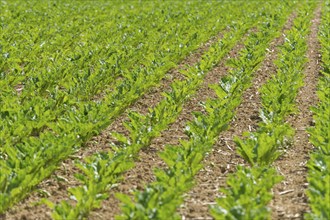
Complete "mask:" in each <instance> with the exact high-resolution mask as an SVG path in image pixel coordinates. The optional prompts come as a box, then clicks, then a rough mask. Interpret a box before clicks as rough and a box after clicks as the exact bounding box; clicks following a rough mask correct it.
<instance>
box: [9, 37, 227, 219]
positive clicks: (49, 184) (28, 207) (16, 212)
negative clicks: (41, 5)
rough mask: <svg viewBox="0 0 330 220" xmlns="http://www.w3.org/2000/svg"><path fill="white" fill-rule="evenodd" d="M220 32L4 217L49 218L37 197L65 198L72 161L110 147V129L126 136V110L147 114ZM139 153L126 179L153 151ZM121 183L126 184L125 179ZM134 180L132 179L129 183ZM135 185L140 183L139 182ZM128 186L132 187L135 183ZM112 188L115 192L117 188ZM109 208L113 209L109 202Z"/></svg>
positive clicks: (140, 169) (70, 183)
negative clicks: (134, 165)
mask: <svg viewBox="0 0 330 220" xmlns="http://www.w3.org/2000/svg"><path fill="white" fill-rule="evenodd" d="M224 31H228V30H224ZM224 31H223V32H224ZM222 36H223V34H222V32H221V33H219V34H218V36H214V37H212V38H211V39H210V40H208V41H207V42H205V43H204V44H202V45H201V47H200V48H198V49H197V50H196V51H194V52H193V53H191V54H190V55H189V56H187V58H185V59H184V60H183V61H182V62H181V63H180V64H179V65H178V67H177V68H176V69H173V70H170V71H169V72H168V73H167V74H166V76H165V77H164V78H163V79H162V80H161V83H160V84H159V85H158V86H157V87H154V88H151V89H150V90H149V91H148V92H147V93H146V94H145V95H143V96H142V97H141V98H140V99H139V100H138V101H137V102H136V103H134V104H133V105H132V106H131V107H130V108H129V109H127V111H126V112H125V113H124V114H122V115H121V116H119V117H118V118H117V119H115V121H114V122H113V123H112V124H111V125H110V126H109V127H108V128H107V129H105V130H103V131H102V132H101V133H100V134H99V135H98V136H95V137H93V138H92V139H91V140H90V141H89V142H87V143H86V144H85V146H84V147H82V148H81V149H79V151H78V152H77V153H76V154H75V155H73V156H72V157H70V158H68V159H67V160H65V161H63V162H62V163H61V165H60V166H59V168H58V170H56V171H55V172H54V174H53V175H52V176H51V177H50V178H49V179H46V180H44V181H43V182H41V183H40V184H39V185H38V188H37V190H36V191H34V192H32V193H31V194H30V195H29V196H28V197H27V198H25V199H24V200H23V201H21V202H20V203H18V204H17V205H16V206H14V207H13V208H12V209H10V210H9V211H8V212H7V213H5V219H6V220H7V219H8V220H10V219H42V220H44V219H51V217H50V215H51V210H50V209H49V208H48V207H46V206H45V205H39V206H35V205H34V204H35V203H36V202H38V201H40V199H42V198H43V197H47V199H49V200H50V201H52V202H55V203H57V202H59V201H61V200H63V199H68V194H67V193H68V191H67V190H68V189H69V188H70V187H75V186H78V185H80V183H79V182H78V181H77V180H76V179H75V178H74V176H73V174H75V173H77V172H79V170H78V169H77V168H76V167H75V165H74V160H75V159H79V160H83V158H85V157H88V156H90V155H92V154H94V153H96V152H102V151H107V150H109V149H110V145H111V144H112V143H113V142H114V141H115V140H114V139H113V138H112V136H111V135H110V133H111V132H113V131H116V132H118V133H122V134H124V135H125V136H127V135H128V133H127V130H126V129H125V127H124V126H123V122H124V121H127V120H128V117H127V112H128V111H130V110H134V111H138V112H139V113H142V114H146V113H147V112H148V108H151V107H153V106H155V105H156V104H157V103H158V102H159V101H160V100H161V99H162V98H163V96H162V95H161V93H162V92H164V91H169V90H170V84H171V83H172V82H173V81H174V80H184V76H183V75H182V74H181V73H180V72H179V71H180V70H181V69H184V68H185V67H186V65H192V64H194V63H196V62H198V61H199V60H200V58H201V56H202V54H203V53H204V52H205V51H206V50H207V49H208V48H209V47H210V45H211V44H212V43H214V42H215V41H217V40H219V39H220V38H222ZM155 148H157V146H151V148H150V150H149V151H150V152H153V151H154V149H155ZM140 157H141V158H140V159H139V161H138V162H137V166H136V167H137V168H135V169H134V170H135V171H130V172H128V174H127V175H126V176H125V179H126V178H128V179H129V180H128V181H129V182H130V179H131V178H130V176H132V175H133V177H134V178H135V179H140V176H141V174H143V173H144V172H145V169H146V167H145V166H142V164H144V163H145V162H146V161H147V160H149V161H153V155H148V153H144V152H141V155H140ZM147 168H148V167H147ZM137 173H139V174H137ZM143 176H145V175H143ZM134 178H133V179H134ZM143 180H144V181H148V180H149V179H148V178H144V179H143ZM150 181H151V180H150ZM124 184H126V182H125V183H124ZM124 184H121V185H120V186H121V187H123V188H125V187H126V186H123V185H124ZM134 184H135V182H134V181H132V182H131V184H130V185H129V187H131V186H132V185H134ZM138 185H141V183H140V184H138ZM128 189H134V187H133V188H128ZM114 191H115V192H118V190H114ZM112 197H113V196H112ZM113 204H116V207H117V209H118V201H117V200H116V201H115V202H114V203H112V205H113ZM105 205H106V206H107V205H111V204H108V203H107V202H106V203H105ZM110 209H112V207H111V206H110ZM91 218H95V219H100V217H99V216H98V215H97V214H95V216H94V217H93V215H92V217H91ZM103 219H109V217H108V215H105V216H104V218H103Z"/></svg>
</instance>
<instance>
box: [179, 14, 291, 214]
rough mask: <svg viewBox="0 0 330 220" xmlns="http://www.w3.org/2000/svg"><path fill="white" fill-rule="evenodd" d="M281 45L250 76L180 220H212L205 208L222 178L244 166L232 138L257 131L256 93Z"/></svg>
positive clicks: (222, 183) (274, 46)
mask: <svg viewBox="0 0 330 220" xmlns="http://www.w3.org/2000/svg"><path fill="white" fill-rule="evenodd" d="M294 18H295V14H292V15H291V16H290V17H289V19H288V21H287V23H286V24H285V26H284V27H283V29H282V32H283V31H285V30H288V29H290V28H291V26H292V23H293V19H294ZM283 42H284V36H282V35H281V36H279V37H277V38H275V39H274V40H273V41H272V42H271V43H270V45H269V47H268V53H267V54H266V57H265V60H264V61H263V63H262V65H261V66H260V68H259V69H258V70H257V71H256V72H255V74H254V75H255V77H254V79H253V81H252V86H251V87H250V88H249V89H247V90H246V91H245V92H244V93H243V99H242V103H241V104H240V105H239V107H238V108H237V111H236V116H235V118H234V120H233V121H232V122H231V124H230V129H229V130H227V131H225V132H223V133H221V134H220V136H219V139H218V141H217V142H216V144H215V146H214V147H213V150H212V152H211V153H210V155H208V157H207V158H206V159H205V160H204V169H203V170H201V171H200V172H199V173H198V175H197V176H196V186H195V187H194V188H193V189H192V191H190V192H189V193H188V194H187V195H186V199H185V203H184V205H183V206H182V207H181V209H180V214H181V216H182V219H212V217H211V216H210V213H209V207H210V205H213V204H215V199H216V198H217V197H219V196H220V195H221V194H220V192H219V189H220V188H225V187H226V177H227V176H228V174H230V173H233V172H235V171H236V166H237V165H239V164H244V163H245V162H244V160H243V159H242V158H241V157H239V156H238V154H237V153H236V150H235V149H236V146H235V143H234V142H233V138H234V137H235V136H239V137H242V133H243V132H244V131H255V129H256V128H257V124H258V122H259V121H260V118H259V109H260V107H261V100H260V96H259V92H258V90H259V88H260V87H261V86H262V85H263V84H264V83H265V82H266V81H267V80H268V79H269V78H270V77H271V75H273V74H275V73H276V67H275V65H274V64H273V61H274V60H275V59H276V57H277V52H278V48H277V46H278V45H281V44H282V43H283Z"/></svg>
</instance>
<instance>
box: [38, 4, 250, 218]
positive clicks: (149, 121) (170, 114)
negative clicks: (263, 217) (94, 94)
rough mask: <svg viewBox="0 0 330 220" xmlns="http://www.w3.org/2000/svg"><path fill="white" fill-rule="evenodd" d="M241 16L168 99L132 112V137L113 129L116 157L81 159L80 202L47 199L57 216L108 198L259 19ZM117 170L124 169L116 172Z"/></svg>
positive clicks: (80, 212)
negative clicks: (145, 110)
mask: <svg viewBox="0 0 330 220" xmlns="http://www.w3.org/2000/svg"><path fill="white" fill-rule="evenodd" d="M252 9H253V8H252V7H251V9H250V10H251V11H253V12H251V13H252V15H254V13H255V11H254V10H252ZM237 16H238V15H237ZM241 19H242V21H244V23H243V22H242V23H240V22H238V23H236V24H233V25H232V27H231V28H230V30H229V31H228V32H226V33H225V34H224V36H223V38H222V39H221V40H220V41H218V42H216V43H214V44H213V45H211V47H210V48H209V49H208V50H207V51H206V52H205V54H204V55H203V56H202V58H201V60H200V61H199V62H197V63H196V64H193V65H191V66H189V67H188V68H187V69H185V70H182V71H183V74H184V75H185V77H186V80H184V81H174V82H173V83H172V85H171V91H170V92H165V93H164V99H163V100H162V101H161V102H160V103H158V104H157V105H156V106H155V107H154V108H151V109H149V113H148V114H147V115H142V114H139V113H137V112H130V113H129V114H128V116H129V121H128V122H125V124H124V125H125V127H126V128H127V129H128V131H129V137H125V136H124V135H121V134H119V133H112V135H113V136H114V137H115V138H116V139H117V140H118V141H119V142H120V143H121V146H114V147H113V150H114V151H115V153H112V154H111V155H112V157H108V156H107V157H103V156H102V155H104V153H101V154H100V155H99V156H97V155H94V156H92V157H90V158H88V159H86V160H85V163H81V162H78V163H77V166H78V168H80V169H81V170H82V172H83V174H82V175H81V174H80V175H78V176H77V177H78V179H79V180H80V181H81V182H82V184H83V186H79V187H76V188H72V189H70V190H69V192H70V194H71V195H72V196H71V198H73V199H74V200H76V202H77V203H76V204H75V205H74V206H72V205H70V203H68V202H66V201H62V202H61V203H60V204H58V205H56V206H55V205H54V204H52V203H51V202H50V201H47V200H44V202H45V203H46V204H48V205H49V206H50V207H51V208H53V209H54V212H53V214H52V216H53V218H54V219H61V218H64V219H67V218H75V219H80V218H83V217H86V216H87V215H88V213H89V212H90V210H91V209H92V208H97V207H98V206H99V204H100V201H102V200H103V199H105V198H107V193H106V191H108V190H109V188H111V186H112V185H114V184H116V183H118V182H119V181H120V180H121V178H120V175H121V174H122V173H123V172H125V171H127V170H128V169H130V168H131V166H130V165H127V166H126V165H125V166H123V164H126V163H129V164H133V161H134V159H135V157H137V155H138V152H139V151H140V149H141V148H143V147H147V146H148V145H149V143H150V141H151V140H152V139H153V138H154V137H157V136H158V135H159V134H160V132H161V131H163V130H165V129H166V128H167V126H168V125H169V124H170V123H171V122H173V121H175V119H176V118H177V116H178V115H179V113H180V112H181V109H182V105H183V104H184V102H185V101H186V100H187V99H188V98H190V97H191V96H192V95H193V94H194V92H195V91H196V90H197V88H198V87H199V86H200V85H201V83H202V82H203V78H204V77H205V75H206V74H207V72H208V71H209V70H210V69H211V68H212V67H213V66H214V65H216V64H217V63H218V62H219V61H220V60H221V58H222V57H223V56H224V55H225V54H226V53H228V51H229V50H230V49H231V48H232V47H233V46H234V45H235V43H236V42H237V40H238V39H240V38H241V37H242V35H243V34H244V33H245V32H246V31H247V29H248V28H249V27H251V26H252V25H253V24H254V23H255V19H256V18H255V17H254V16H248V17H243V16H242V17H241ZM109 155H110V154H109ZM118 155H120V156H118ZM95 159H96V161H95ZM95 163H97V164H104V165H105V166H104V169H99V170H95V167H100V166H96V165H93V164H95ZM109 164H116V166H115V165H113V166H109ZM106 167H107V168H106ZM119 167H121V168H119ZM116 170H118V171H120V172H116ZM82 177H84V178H82ZM100 177H103V178H100Z"/></svg>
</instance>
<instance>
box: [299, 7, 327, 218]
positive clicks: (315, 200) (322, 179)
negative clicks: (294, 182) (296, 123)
mask: <svg viewBox="0 0 330 220" xmlns="http://www.w3.org/2000/svg"><path fill="white" fill-rule="evenodd" d="M322 8H323V11H322V19H321V25H320V28H319V35H318V37H319V42H320V44H321V55H322V71H321V74H322V75H321V77H320V79H319V84H318V92H317V94H318V98H319V103H318V105H317V106H316V107H313V108H312V111H313V113H314V121H315V125H314V126H313V127H310V128H309V130H308V131H309V133H310V141H311V143H312V144H313V145H314V147H315V148H316V149H315V151H314V152H313V153H312V154H311V156H310V159H309V162H308V177H307V179H308V190H307V195H308V198H309V204H310V208H311V211H310V212H308V213H306V215H305V219H322V220H323V219H324V220H325V219H329V218H330V137H329V136H330V134H329V130H330V121H329V115H330V41H329V39H330V33H329V27H330V25H329V20H330V13H329V12H330V2H329V1H325V2H324V3H323V5H322Z"/></svg>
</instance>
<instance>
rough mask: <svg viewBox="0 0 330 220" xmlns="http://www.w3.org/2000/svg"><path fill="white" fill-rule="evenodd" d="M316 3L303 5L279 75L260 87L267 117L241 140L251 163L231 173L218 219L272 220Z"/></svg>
mask: <svg viewBox="0 0 330 220" xmlns="http://www.w3.org/2000/svg"><path fill="white" fill-rule="evenodd" d="M315 6H316V2H313V3H311V2H308V3H302V4H301V5H300V6H299V8H298V10H297V17H296V18H295V20H294V21H293V27H292V28H291V29H290V30H288V31H287V32H286V33H285V42H284V44H283V45H281V46H280V51H279V55H278V59H277V60H276V61H274V63H275V65H276V67H277V73H276V75H273V76H272V79H270V80H269V81H267V83H266V84H264V85H263V86H262V87H261V89H260V95H261V104H262V107H261V109H260V118H261V119H262V121H261V122H260V123H258V129H257V131H255V132H246V133H245V138H244V139H240V138H238V137H236V138H235V143H236V145H237V152H238V154H239V155H240V156H241V157H243V158H244V159H245V161H246V162H248V163H249V164H250V166H251V167H244V166H238V167H237V172H236V173H234V174H231V175H230V176H229V177H228V180H227V184H228V187H229V188H227V189H224V190H222V193H223V197H221V198H219V199H218V200H217V205H215V206H214V207H213V208H212V215H213V217H214V218H216V219H270V214H271V212H270V209H269V208H268V207H267V204H268V203H269V201H270V200H271V199H272V194H271V192H270V191H271V189H272V188H273V186H274V185H275V184H276V183H278V182H280V181H281V180H282V179H283V177H282V176H279V175H278V174H277V171H276V170H275V169H274V168H273V167H272V163H273V162H274V161H275V160H276V159H278V158H279V157H280V156H281V155H282V154H283V153H284V152H285V148H286V147H287V146H288V144H289V143H290V142H291V140H292V138H293V136H294V129H293V128H292V127H291V126H290V125H289V124H288V123H287V122H286V118H287V116H289V114H293V113H295V112H296V111H297V110H296V105H295V98H296V97H297V95H298V91H299V89H300V88H301V87H302V86H303V79H304V74H303V71H304V67H305V64H306V62H307V59H306V52H307V37H308V33H309V31H310V30H309V29H310V28H309V27H310V24H311V23H310V20H311V17H312V15H313V13H312V12H313V9H314V8H315Z"/></svg>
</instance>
